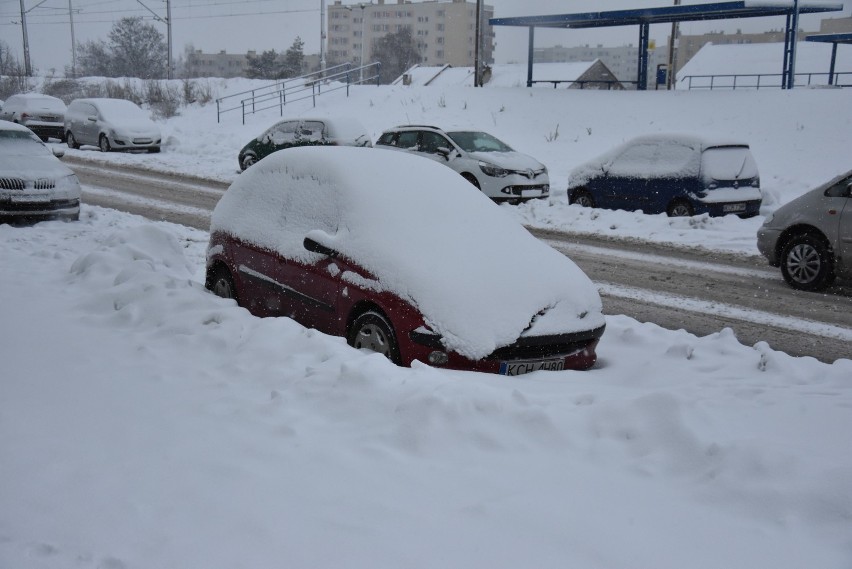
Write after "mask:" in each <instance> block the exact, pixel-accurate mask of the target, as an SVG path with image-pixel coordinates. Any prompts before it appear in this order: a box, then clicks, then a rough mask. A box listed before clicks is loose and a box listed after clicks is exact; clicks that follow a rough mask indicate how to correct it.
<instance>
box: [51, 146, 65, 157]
mask: <svg viewBox="0 0 852 569" xmlns="http://www.w3.org/2000/svg"><path fill="white" fill-rule="evenodd" d="M51 150H52V151H53V155H54V156H56V157H57V158H62V157H63V156H65V151H64V150H62V149H61V148H56V147H52V148H51Z"/></svg>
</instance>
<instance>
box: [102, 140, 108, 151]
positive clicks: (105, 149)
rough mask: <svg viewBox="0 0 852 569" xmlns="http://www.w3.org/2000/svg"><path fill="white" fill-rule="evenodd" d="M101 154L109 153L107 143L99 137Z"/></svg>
mask: <svg viewBox="0 0 852 569" xmlns="http://www.w3.org/2000/svg"><path fill="white" fill-rule="evenodd" d="M101 152H109V141H108V140H107V139H106V137H105V136H102V137H101Z"/></svg>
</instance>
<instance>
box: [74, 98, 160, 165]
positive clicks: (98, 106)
mask: <svg viewBox="0 0 852 569" xmlns="http://www.w3.org/2000/svg"><path fill="white" fill-rule="evenodd" d="M65 137H66V142H67V143H68V147H69V148H80V146H81V145H83V144H89V145H93V146H97V147H98V148H100V149H101V152H110V151H112V150H147V151H148V152H159V151H160V144H161V142H162V138H163V137H162V134H161V133H160V127H158V126H157V125H156V123H155V122H154V121H152V120H151V118H150V117H149V115H148V113H147V112H146V111H143V110H142V109H141V108H139V106H137V105H136V104H135V103H133V101H127V100H125V99H106V98H104V99H97V98H96V99H74V100H73V101H71V104H70V105H68V110H67V112H66V113H65Z"/></svg>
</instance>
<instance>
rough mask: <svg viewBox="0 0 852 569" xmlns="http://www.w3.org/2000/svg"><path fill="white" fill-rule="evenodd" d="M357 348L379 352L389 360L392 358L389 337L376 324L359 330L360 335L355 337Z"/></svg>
mask: <svg viewBox="0 0 852 569" xmlns="http://www.w3.org/2000/svg"><path fill="white" fill-rule="evenodd" d="M355 347H356V348H358V349H362V348H363V349H367V350H371V351H373V352H377V353H379V354H382V355H383V356H385V357H387V358H390V357H391V352H390V342H389V341H388V337H387V336H386V335H385V333H384V331H383V330H381V329H380V328H379V327H378V326H376V325H375V324H367V325H366V326H364V327H362V328H361V329H360V330H358V335H357V336H356V337H355Z"/></svg>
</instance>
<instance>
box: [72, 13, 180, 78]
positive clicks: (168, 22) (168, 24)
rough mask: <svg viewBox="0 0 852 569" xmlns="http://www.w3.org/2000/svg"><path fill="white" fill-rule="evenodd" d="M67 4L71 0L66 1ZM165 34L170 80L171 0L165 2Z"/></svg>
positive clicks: (167, 74)
mask: <svg viewBox="0 0 852 569" xmlns="http://www.w3.org/2000/svg"><path fill="white" fill-rule="evenodd" d="M68 1H69V2H70V1H71V0H68ZM166 33H167V44H168V48H167V49H168V52H169V54H168V58H169V59H168V62H167V67H166V78H167V79H171V78H172V61H174V60H173V59H172V2H171V0H166Z"/></svg>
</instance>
